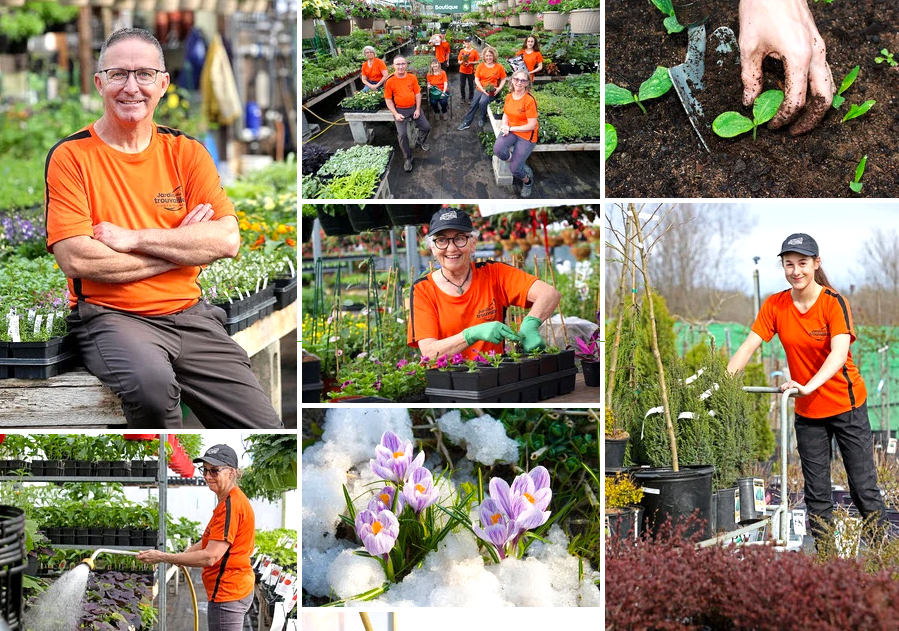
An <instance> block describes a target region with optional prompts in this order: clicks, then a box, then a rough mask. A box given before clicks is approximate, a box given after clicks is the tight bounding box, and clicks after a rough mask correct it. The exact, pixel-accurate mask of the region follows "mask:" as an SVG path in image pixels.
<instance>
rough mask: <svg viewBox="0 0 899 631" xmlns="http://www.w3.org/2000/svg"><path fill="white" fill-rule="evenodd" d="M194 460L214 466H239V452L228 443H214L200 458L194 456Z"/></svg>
mask: <svg viewBox="0 0 899 631" xmlns="http://www.w3.org/2000/svg"><path fill="white" fill-rule="evenodd" d="M194 462H196V463H200V462H205V463H206V464H211V465H212V466H214V467H232V468H234V469H236V468H237V454H236V453H234V450H233V449H231V448H230V447H229V446H228V445H213V446H212V447H210V448H209V449H207V450H206V453H205V454H203V455H202V456H200V457H199V458H194Z"/></svg>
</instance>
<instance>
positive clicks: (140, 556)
mask: <svg viewBox="0 0 899 631" xmlns="http://www.w3.org/2000/svg"><path fill="white" fill-rule="evenodd" d="M163 554H165V553H164V552H160V551H159V550H141V551H140V552H138V553H137V560H138V561H141V562H143V563H149V564H151V565H156V564H157V563H162V558H163Z"/></svg>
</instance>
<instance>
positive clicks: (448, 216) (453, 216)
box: [440, 210, 458, 221]
mask: <svg viewBox="0 0 899 631" xmlns="http://www.w3.org/2000/svg"><path fill="white" fill-rule="evenodd" d="M456 218H458V215H456V211H455V210H451V211H449V212H447V213H443V214H442V215H440V221H446V220H447V219H456Z"/></svg>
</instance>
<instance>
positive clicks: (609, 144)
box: [606, 123, 618, 160]
mask: <svg viewBox="0 0 899 631" xmlns="http://www.w3.org/2000/svg"><path fill="white" fill-rule="evenodd" d="M616 147H618V131H617V130H616V129H615V126H614V125H612V124H611V123H606V160H608V159H609V158H610V157H612V153H613V152H614V151H615V149H616Z"/></svg>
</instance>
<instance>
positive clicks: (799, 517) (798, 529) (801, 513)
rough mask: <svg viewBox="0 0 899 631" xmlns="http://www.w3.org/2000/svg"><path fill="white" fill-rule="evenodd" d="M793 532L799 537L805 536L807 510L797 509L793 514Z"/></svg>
mask: <svg viewBox="0 0 899 631" xmlns="http://www.w3.org/2000/svg"><path fill="white" fill-rule="evenodd" d="M792 519H793V532H795V533H796V534H797V535H798V536H799V537H804V536H805V509H804V508H795V509H793V512H792Z"/></svg>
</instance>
